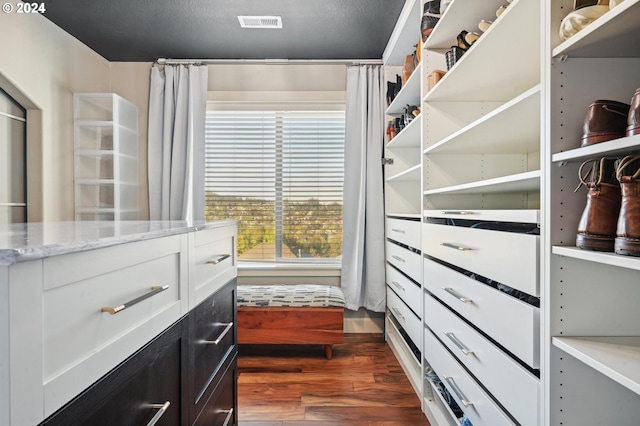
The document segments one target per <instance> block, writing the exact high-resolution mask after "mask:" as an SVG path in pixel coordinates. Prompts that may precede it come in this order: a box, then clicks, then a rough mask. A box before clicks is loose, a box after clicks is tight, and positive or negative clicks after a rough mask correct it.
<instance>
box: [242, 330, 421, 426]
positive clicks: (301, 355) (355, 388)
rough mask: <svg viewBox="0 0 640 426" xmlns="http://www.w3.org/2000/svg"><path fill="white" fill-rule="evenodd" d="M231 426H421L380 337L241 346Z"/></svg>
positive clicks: (408, 392) (412, 396)
mask: <svg viewBox="0 0 640 426" xmlns="http://www.w3.org/2000/svg"><path fill="white" fill-rule="evenodd" d="M238 371H239V376H238V417H239V425H238V426H258V425H260V426H347V425H348V426H428V425H429V422H428V421H427V419H426V417H425V416H424V414H423V413H422V411H421V409H420V401H419V399H418V397H417V395H416V394H415V392H414V391H413V388H412V387H411V384H410V383H409V380H408V379H407V377H406V376H405V374H404V372H403V371H402V368H401V367H400V365H399V364H398V361H397V360H396V358H395V356H394V355H393V353H392V352H391V349H390V348H389V346H388V345H387V344H386V343H385V342H384V340H383V338H382V336H381V335H379V334H376V335H373V334H346V335H345V343H343V344H338V345H334V346H333V359H331V360H327V359H326V358H325V357H324V350H323V349H322V346H320V345H318V346H299V347H296V346H272V345H264V346H258V345H241V346H240V351H239V358H238Z"/></svg>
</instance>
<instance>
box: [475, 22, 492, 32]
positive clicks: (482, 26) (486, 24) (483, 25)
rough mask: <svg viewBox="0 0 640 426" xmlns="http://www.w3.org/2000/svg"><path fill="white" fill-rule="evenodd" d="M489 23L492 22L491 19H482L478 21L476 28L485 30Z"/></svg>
mask: <svg viewBox="0 0 640 426" xmlns="http://www.w3.org/2000/svg"><path fill="white" fill-rule="evenodd" d="M491 24H493V22H492V21H487V20H484V19H483V20H482V21H480V23H479V24H478V29H479V30H480V31H482V32H485V31H487V30H488V29H489V27H490V26H491Z"/></svg>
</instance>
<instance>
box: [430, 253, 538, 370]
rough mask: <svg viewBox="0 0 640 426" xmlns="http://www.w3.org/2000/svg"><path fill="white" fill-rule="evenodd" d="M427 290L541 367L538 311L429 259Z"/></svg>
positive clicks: (520, 355)
mask: <svg viewBox="0 0 640 426" xmlns="http://www.w3.org/2000/svg"><path fill="white" fill-rule="evenodd" d="M424 287H425V288H426V289H427V290H429V291H430V292H431V293H432V294H434V295H435V296H436V297H437V298H438V299H440V300H442V301H443V302H444V303H446V304H447V305H448V306H449V307H450V308H452V309H453V310H454V311H456V312H458V313H459V314H460V315H462V316H463V317H464V318H466V319H467V320H468V321H470V322H471V323H473V324H474V325H475V326H476V327H478V328H480V329H481V330H482V331H483V332H485V333H486V334H488V335H489V336H491V338H492V339H494V340H495V341H497V342H498V343H500V344H501V345H502V346H504V347H505V348H507V349H508V350H509V351H511V352H512V353H513V354H514V355H516V356H517V357H518V358H520V359H521V360H522V361H524V362H525V363H527V364H528V365H529V366H531V367H532V368H539V366H540V321H539V319H540V309H539V308H536V307H535V306H531V305H529V304H527V303H524V302H522V301H520V300H517V299H515V298H514V297H511V296H509V295H507V294H505V293H503V292H501V291H499V290H497V289H494V288H491V287H489V286H487V285H485V284H482V283H480V282H478V281H475V280H473V279H471V278H469V277H467V276H465V275H464V274H461V273H459V272H456V271H454V270H452V269H450V268H447V267H446V266H443V265H440V264H439V263H437V262H434V261H432V260H429V259H424ZM461 299H463V300H464V301H463V300H461ZM425 312H426V311H425ZM427 316H428V314H427ZM516 318H517V323H514V319H516Z"/></svg>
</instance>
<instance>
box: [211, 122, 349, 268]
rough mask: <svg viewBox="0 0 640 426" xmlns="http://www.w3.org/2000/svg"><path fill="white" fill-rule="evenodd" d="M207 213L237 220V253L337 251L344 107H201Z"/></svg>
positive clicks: (319, 255)
mask: <svg viewBox="0 0 640 426" xmlns="http://www.w3.org/2000/svg"><path fill="white" fill-rule="evenodd" d="M205 142H206V159H205V163H206V175H205V176H206V177H205V179H206V182H205V190H206V212H205V217H206V219H207V220H216V219H235V220H237V221H238V257H239V259H240V260H255V261H289V262H295V261H301V260H302V261H305V262H307V261H330V260H335V259H338V258H340V257H341V254H342V192H343V181H344V111H336V112H334V111H293V112H288V111H208V112H207V122H206V139H205Z"/></svg>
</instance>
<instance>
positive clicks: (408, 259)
mask: <svg viewBox="0 0 640 426" xmlns="http://www.w3.org/2000/svg"><path fill="white" fill-rule="evenodd" d="M385 250H386V259H387V262H389V263H391V264H392V265H394V266H395V267H396V268H398V269H400V270H401V271H402V272H404V273H405V274H407V275H408V276H410V277H411V278H412V279H414V280H415V281H417V282H421V281H422V280H421V279H420V276H421V275H422V256H421V255H419V254H418V253H415V252H412V251H411V250H407V249H406V248H404V247H401V246H399V245H397V244H394V243H392V242H389V241H387V242H386V243H385Z"/></svg>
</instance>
